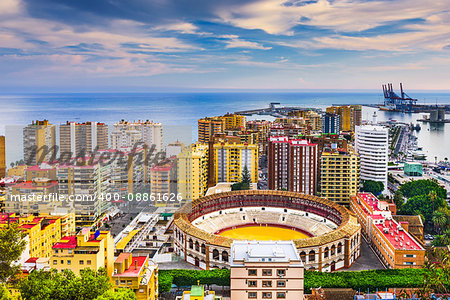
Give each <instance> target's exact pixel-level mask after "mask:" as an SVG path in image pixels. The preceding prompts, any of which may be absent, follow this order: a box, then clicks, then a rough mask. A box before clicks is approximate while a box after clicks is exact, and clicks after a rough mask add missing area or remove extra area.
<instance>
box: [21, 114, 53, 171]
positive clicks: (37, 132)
mask: <svg viewBox="0 0 450 300" xmlns="http://www.w3.org/2000/svg"><path fill="white" fill-rule="evenodd" d="M55 128H56V126H55V125H52V124H50V123H49V122H48V120H43V121H36V122H34V121H33V122H32V123H31V124H30V125H28V126H27V127H25V128H24V129H23V153H24V160H25V163H27V164H29V165H36V164H40V163H41V162H44V161H50V160H52V159H55V158H56V154H57V153H56V151H54V152H53V151H52V149H53V147H55V146H56V129H55ZM43 147H46V148H47V149H44V148H43ZM53 155H54V156H53ZM52 156H53V157H52Z"/></svg>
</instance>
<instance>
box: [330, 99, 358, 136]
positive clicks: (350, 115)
mask: <svg viewBox="0 0 450 300" xmlns="http://www.w3.org/2000/svg"><path fill="white" fill-rule="evenodd" d="M326 112H327V113H331V114H337V115H340V116H341V131H347V132H350V131H353V132H354V131H355V126H359V125H361V105H350V106H345V105H343V106H331V107H327V109H326Z"/></svg>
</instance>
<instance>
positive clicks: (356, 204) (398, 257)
mask: <svg viewBox="0 0 450 300" xmlns="http://www.w3.org/2000/svg"><path fill="white" fill-rule="evenodd" d="M350 207H351V210H352V211H353V212H354V213H355V215H356V217H357V218H358V221H359V224H361V231H362V233H363V234H364V235H365V236H366V237H367V239H368V240H369V241H370V244H371V245H372V247H373V248H374V249H375V251H376V252H377V253H378V255H379V257H381V258H382V261H383V263H384V264H385V265H386V266H387V267H388V268H391V269H404V268H421V267H423V266H424V264H425V249H424V248H423V246H422V244H421V243H420V242H419V241H418V240H417V239H416V238H414V237H413V236H412V235H411V234H410V233H409V232H408V223H407V222H397V221H395V219H394V218H393V217H392V215H393V212H395V204H390V203H387V202H385V201H380V200H378V199H377V198H376V197H375V196H374V195H372V194H370V193H359V194H357V195H356V196H353V197H352V199H351V202H350Z"/></svg>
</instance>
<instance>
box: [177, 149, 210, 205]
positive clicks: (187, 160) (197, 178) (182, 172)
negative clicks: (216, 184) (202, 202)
mask: <svg viewBox="0 0 450 300" xmlns="http://www.w3.org/2000/svg"><path fill="white" fill-rule="evenodd" d="M177 181H178V186H177V190H178V193H179V194H181V197H182V198H183V199H184V200H186V201H192V200H195V199H198V198H200V197H202V196H203V195H205V193H206V191H207V189H208V145H207V144H200V143H197V144H193V145H191V146H189V147H187V148H185V149H184V150H183V152H181V153H180V155H178V163H177Z"/></svg>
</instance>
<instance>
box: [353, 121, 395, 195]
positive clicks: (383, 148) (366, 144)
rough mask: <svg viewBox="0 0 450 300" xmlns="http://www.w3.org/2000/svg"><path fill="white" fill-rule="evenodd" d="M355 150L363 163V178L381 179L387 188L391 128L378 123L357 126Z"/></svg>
mask: <svg viewBox="0 0 450 300" xmlns="http://www.w3.org/2000/svg"><path fill="white" fill-rule="evenodd" d="M355 130H356V133H355V150H356V152H357V153H359V156H360V163H361V180H374V181H381V182H382V183H383V184H384V189H385V190H387V177H388V176H387V174H388V170H387V165H388V153H389V149H388V148H389V147H388V146H389V143H388V141H389V130H388V128H386V127H382V126H376V125H363V126H356V129H355Z"/></svg>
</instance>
